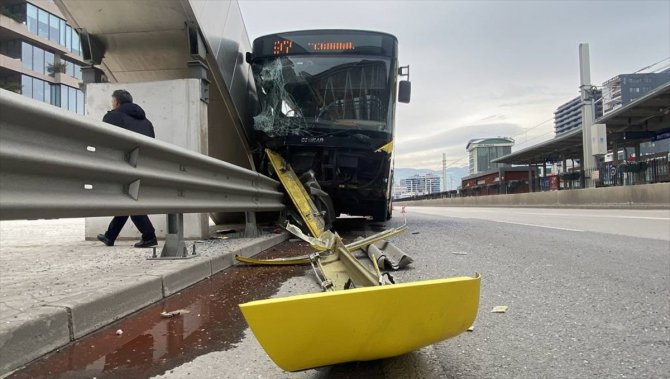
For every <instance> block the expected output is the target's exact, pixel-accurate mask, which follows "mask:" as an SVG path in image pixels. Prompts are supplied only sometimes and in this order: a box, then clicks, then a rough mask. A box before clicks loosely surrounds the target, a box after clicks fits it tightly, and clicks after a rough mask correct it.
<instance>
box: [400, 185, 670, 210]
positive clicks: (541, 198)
mask: <svg viewBox="0 0 670 379" xmlns="http://www.w3.org/2000/svg"><path fill="white" fill-rule="evenodd" d="M397 204H399V205H409V206H431V207H435V206H438V207H548V208H561V207H564V208H668V209H670V183H654V184H643V185H635V186H622V187H602V188H588V189H576V190H565V191H550V192H533V193H519V194H511V195H490V196H470V197H454V198H445V199H427V200H405V201H402V202H398V203H397Z"/></svg>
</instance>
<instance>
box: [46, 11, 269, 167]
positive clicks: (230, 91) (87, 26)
mask: <svg viewBox="0 0 670 379" xmlns="http://www.w3.org/2000/svg"><path fill="white" fill-rule="evenodd" d="M56 4H57V5H58V7H59V8H60V9H61V11H62V12H63V14H64V15H65V17H66V18H67V20H68V22H69V23H71V24H72V25H73V26H74V27H77V28H81V29H83V32H82V33H81V35H82V45H83V50H84V55H85V57H84V58H85V60H86V61H87V63H88V64H89V65H90V68H89V70H88V71H87V73H88V74H89V75H88V77H85V80H86V81H87V82H98V81H101V80H104V79H105V78H106V80H107V81H109V82H110V83H137V82H150V81H165V80H174V79H185V78H196V79H201V81H202V86H203V87H202V99H203V101H204V102H206V103H207V111H206V118H207V123H206V124H207V130H206V133H207V135H206V141H207V145H206V146H205V147H206V149H205V151H200V152H202V153H205V154H208V155H210V156H212V157H215V158H219V159H222V160H224V161H227V162H230V163H233V164H236V165H238V166H242V167H245V168H251V169H253V161H252V159H251V156H250V154H249V144H248V142H247V139H246V137H245V133H246V131H245V130H246V129H245V128H247V127H250V126H251V121H252V119H251V116H252V114H251V113H252V110H253V107H254V106H255V102H254V99H255V92H256V91H255V86H254V83H253V77H252V75H251V68H250V66H249V65H248V64H247V63H246V62H245V59H244V56H245V53H246V52H248V51H251V43H250V41H249V37H248V35H247V32H246V29H245V26H244V21H243V20H242V14H241V12H240V8H239V5H238V3H237V1H236V0H227V1H226V0H211V1H207V0H204V1H203V0H198V1H195V0H143V1H134V0H115V1H89V0H56ZM98 70H101V71H98ZM96 73H97V74H101V73H104V78H103V77H101V75H96ZM87 79H88V80H87ZM156 95H157V96H160V95H161V94H156ZM105 101H108V99H105ZM149 115H151V113H149Z"/></svg>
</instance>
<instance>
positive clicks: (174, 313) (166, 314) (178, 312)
mask: <svg viewBox="0 0 670 379" xmlns="http://www.w3.org/2000/svg"><path fill="white" fill-rule="evenodd" d="M187 313H191V311H189V310H188V309H177V310H176V311H172V312H165V311H163V312H161V317H164V318H170V317H174V316H179V315H183V314H187Z"/></svg>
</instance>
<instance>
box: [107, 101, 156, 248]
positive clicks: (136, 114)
mask: <svg viewBox="0 0 670 379" xmlns="http://www.w3.org/2000/svg"><path fill="white" fill-rule="evenodd" d="M102 121H104V122H107V123H110V124H113V125H116V126H119V127H121V128H124V129H128V130H130V131H133V132H135V133H140V134H143V135H145V136H148V137H151V138H156V135H155V134H154V126H153V125H152V124H151V121H149V120H148V119H147V118H146V115H145V113H144V110H143V109H142V108H141V107H140V106H139V105H137V104H135V103H133V97H132V96H131V95H130V93H129V92H128V91H126V90H123V89H119V90H116V91H114V92H113V93H112V110H111V111H109V112H107V114H106V115H105V117H103V118H102ZM130 219H131V220H132V221H133V224H135V226H136V227H137V229H138V230H139V231H140V233H142V239H141V240H140V242H138V243H136V244H135V247H150V246H156V245H157V244H158V242H157V241H156V231H155V229H154V226H153V225H152V224H151V221H150V220H149V217H147V215H135V216H130ZM126 221H128V216H116V217H114V218H113V219H112V222H110V223H109V227H107V231H106V232H105V234H98V240H100V241H101V242H102V243H104V244H105V245H107V246H114V241H115V240H116V237H118V236H119V233H121V229H123V225H125V224H126Z"/></svg>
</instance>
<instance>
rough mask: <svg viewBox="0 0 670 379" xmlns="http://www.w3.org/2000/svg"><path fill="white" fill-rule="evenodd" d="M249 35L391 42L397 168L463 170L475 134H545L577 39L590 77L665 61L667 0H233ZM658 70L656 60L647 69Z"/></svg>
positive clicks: (574, 72) (530, 140) (526, 137)
mask: <svg viewBox="0 0 670 379" xmlns="http://www.w3.org/2000/svg"><path fill="white" fill-rule="evenodd" d="M239 4H240V8H241V10H242V15H243V18H244V22H245V25H246V28H247V32H248V33H249V37H250V38H251V39H252V40H253V39H254V38H256V37H259V36H262V35H266V34H272V33H277V32H284V31H291V30H303V29H363V30H375V31H382V32H386V33H390V34H393V35H395V36H396V37H397V38H398V45H399V59H400V64H401V65H409V66H410V80H411V81H412V99H411V103H409V104H401V103H399V104H398V105H397V107H396V137H395V149H396V150H395V155H394V158H395V166H396V167H411V168H430V169H440V168H441V167H442V154H443V153H446V154H447V164H448V166H453V167H462V166H467V163H468V161H467V151H466V150H465V147H466V144H467V142H468V141H469V140H470V139H473V138H486V137H497V136H505V137H512V138H514V139H515V140H516V145H515V148H514V149H519V148H523V147H527V146H530V145H533V144H535V143H538V142H541V141H543V140H546V139H549V138H552V137H553V126H554V125H553V112H554V111H555V110H556V108H557V107H558V106H559V105H561V104H563V103H565V102H567V101H569V100H571V99H572V98H574V97H576V96H578V95H579V44H580V43H588V44H589V48H590V58H591V79H592V80H591V82H592V84H594V85H597V86H600V85H601V84H602V83H603V82H604V81H606V80H607V79H609V78H611V77H614V76H616V75H618V74H623V73H632V72H635V71H637V70H639V69H641V68H643V67H645V66H648V65H650V64H653V63H657V62H659V61H663V62H662V63H661V66H662V65H668V64H670V0H656V1H643V0H634V1H625V0H618V1H595V0H592V1H589V0H584V1H545V0H540V1H530V0H526V1H503V0H501V1H476V0H473V1H438V0H434V1H403V0H378V1H353V0H348V1H347V0H339V1H326V0H312V1H307V0H303V1H283V0H275V1H259V0H239ZM657 67H658V66H657Z"/></svg>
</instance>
